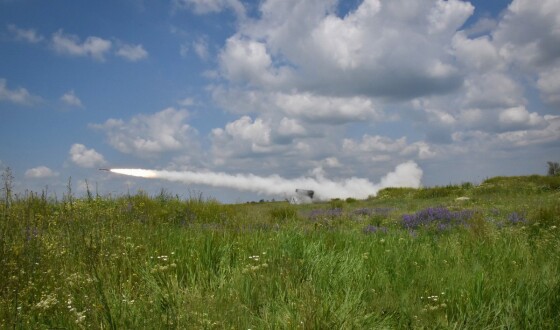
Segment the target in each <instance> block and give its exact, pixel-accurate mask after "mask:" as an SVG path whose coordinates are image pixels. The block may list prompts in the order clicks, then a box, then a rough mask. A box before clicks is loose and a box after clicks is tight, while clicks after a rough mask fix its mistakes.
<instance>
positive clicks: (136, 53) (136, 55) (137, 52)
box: [116, 44, 148, 62]
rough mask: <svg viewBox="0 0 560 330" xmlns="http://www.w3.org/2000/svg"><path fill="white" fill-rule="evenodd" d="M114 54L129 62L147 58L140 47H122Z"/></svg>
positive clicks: (144, 51)
mask: <svg viewBox="0 0 560 330" xmlns="http://www.w3.org/2000/svg"><path fill="white" fill-rule="evenodd" d="M116 54H117V55H118V56H120V57H122V58H124V59H126V60H128V61H131V62H137V61H140V60H143V59H146V58H147V57H148V52H147V51H146V50H145V49H144V47H143V46H142V45H126V44H125V45H122V46H120V47H119V49H118V50H117V52H116Z"/></svg>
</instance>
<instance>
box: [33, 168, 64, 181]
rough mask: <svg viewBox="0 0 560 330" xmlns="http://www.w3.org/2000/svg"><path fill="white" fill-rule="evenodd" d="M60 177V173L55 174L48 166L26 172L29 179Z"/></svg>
mask: <svg viewBox="0 0 560 330" xmlns="http://www.w3.org/2000/svg"><path fill="white" fill-rule="evenodd" d="M58 175H59V173H58V172H55V171H53V170H51V169H50V168H48V167H46V166H38V167H35V168H30V169H28V170H27V171H25V177H26V178H29V179H39V178H51V177H56V176H58Z"/></svg>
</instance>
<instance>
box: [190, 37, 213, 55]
mask: <svg viewBox="0 0 560 330" xmlns="http://www.w3.org/2000/svg"><path fill="white" fill-rule="evenodd" d="M193 49H194V52H195V53H196V55H198V57H199V58H200V59H201V60H207V59H208V56H209V51H208V41H207V40H206V39H204V38H201V39H198V40H196V41H195V42H193Z"/></svg>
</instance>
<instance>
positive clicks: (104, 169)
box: [99, 168, 111, 172]
mask: <svg viewBox="0 0 560 330" xmlns="http://www.w3.org/2000/svg"><path fill="white" fill-rule="evenodd" d="M99 170H100V171H107V172H111V169H110V168H100V169H99Z"/></svg>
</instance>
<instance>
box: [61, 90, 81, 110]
mask: <svg viewBox="0 0 560 330" xmlns="http://www.w3.org/2000/svg"><path fill="white" fill-rule="evenodd" d="M60 100H61V101H62V102H63V103H64V104H66V105H68V106H71V107H78V108H83V107H84V105H83V104H82V101H81V100H80V98H79V97H78V96H76V94H75V93H74V90H70V91H68V92H66V93H64V95H62V96H61V97H60Z"/></svg>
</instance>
